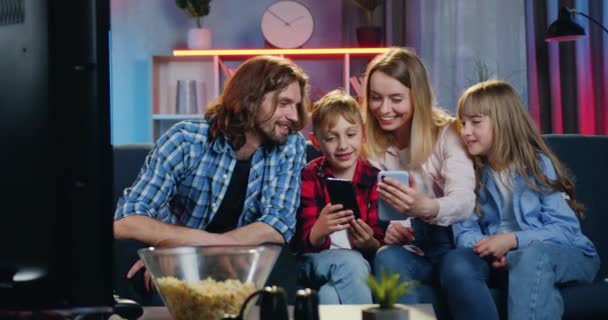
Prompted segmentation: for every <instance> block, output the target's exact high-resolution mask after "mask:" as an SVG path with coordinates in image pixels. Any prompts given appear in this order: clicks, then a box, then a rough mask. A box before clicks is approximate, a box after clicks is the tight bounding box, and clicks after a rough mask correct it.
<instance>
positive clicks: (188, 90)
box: [175, 80, 198, 114]
mask: <svg viewBox="0 0 608 320" xmlns="http://www.w3.org/2000/svg"><path fill="white" fill-rule="evenodd" d="M197 87H198V86H197V81H196V80H177V93H176V95H175V113H176V114H196V113H198V94H197V91H198V90H197V89H198V88H197Z"/></svg>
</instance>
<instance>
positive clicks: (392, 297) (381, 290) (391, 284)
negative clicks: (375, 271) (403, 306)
mask: <svg viewBox="0 0 608 320" xmlns="http://www.w3.org/2000/svg"><path fill="white" fill-rule="evenodd" d="M400 277H401V275H399V274H398V273H391V274H389V273H387V272H386V270H384V269H382V270H381V271H380V279H379V280H378V279H376V277H374V276H373V275H369V277H368V278H367V280H366V283H367V286H368V287H369V288H370V290H371V292H372V296H373V297H374V299H375V300H376V302H377V303H378V304H379V305H380V308H381V309H390V308H392V307H393V306H394V305H395V303H397V301H398V300H399V298H401V297H402V296H404V295H406V294H408V293H409V292H410V290H411V287H412V286H413V285H415V284H416V281H403V282H401V283H400V282H399V278H400Z"/></svg>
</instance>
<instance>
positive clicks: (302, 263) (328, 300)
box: [298, 249, 372, 304]
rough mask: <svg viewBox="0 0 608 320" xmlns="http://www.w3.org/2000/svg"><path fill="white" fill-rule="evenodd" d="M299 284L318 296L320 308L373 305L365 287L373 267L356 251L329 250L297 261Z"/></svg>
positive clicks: (304, 255)
mask: <svg viewBox="0 0 608 320" xmlns="http://www.w3.org/2000/svg"><path fill="white" fill-rule="evenodd" d="M298 264H299V269H300V270H299V274H298V283H299V284H300V285H303V286H306V287H311V288H313V289H316V290H318V292H319V303H321V304H371V303H372V295H371V292H370V290H369V288H368V287H367V284H366V283H365V279H366V278H367V277H368V276H369V274H370V272H371V270H370V264H369V262H367V260H366V259H365V258H364V257H363V255H362V254H361V253H360V252H358V251H356V250H349V249H330V250H324V251H321V252H318V253H304V254H302V255H301V256H300V257H299V259H298Z"/></svg>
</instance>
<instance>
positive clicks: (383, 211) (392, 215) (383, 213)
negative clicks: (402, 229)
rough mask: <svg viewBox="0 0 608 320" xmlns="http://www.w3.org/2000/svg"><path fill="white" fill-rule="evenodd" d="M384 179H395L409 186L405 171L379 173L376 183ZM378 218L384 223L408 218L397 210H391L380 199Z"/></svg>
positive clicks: (391, 208) (388, 205)
mask: <svg viewBox="0 0 608 320" xmlns="http://www.w3.org/2000/svg"><path fill="white" fill-rule="evenodd" d="M385 177H389V178H391V179H395V180H397V181H399V182H401V183H403V184H404V185H406V186H409V185H410V175H409V173H408V172H407V171H405V170H389V171H380V172H379V173H378V182H380V181H382V179H384V178H385ZM378 217H379V219H380V220H384V221H390V220H406V219H408V218H409V217H408V216H406V215H404V214H402V213H401V212H399V211H397V209H395V208H393V207H392V206H391V205H390V204H388V203H387V202H386V201H384V200H382V198H380V199H378Z"/></svg>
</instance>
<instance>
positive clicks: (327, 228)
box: [309, 203, 354, 247]
mask: <svg viewBox="0 0 608 320" xmlns="http://www.w3.org/2000/svg"><path fill="white" fill-rule="evenodd" d="M353 219H354V216H353V212H352V210H342V205H341V204H331V203H328V204H327V205H325V207H323V209H322V210H321V212H320V213H319V218H318V219H317V221H316V222H315V224H314V225H313V226H312V229H311V230H310V235H309V240H310V244H311V245H312V246H313V247H320V246H322V245H323V243H325V238H327V236H329V235H330V234H332V233H334V232H336V231H341V230H345V229H348V228H349V227H350V224H349V222H350V221H351V220H353Z"/></svg>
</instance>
